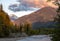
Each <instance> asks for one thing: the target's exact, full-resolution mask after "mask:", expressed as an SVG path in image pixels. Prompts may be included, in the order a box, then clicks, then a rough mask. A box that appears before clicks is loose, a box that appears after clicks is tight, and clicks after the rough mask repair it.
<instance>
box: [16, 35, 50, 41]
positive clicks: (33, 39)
mask: <svg viewBox="0 0 60 41" xmlns="http://www.w3.org/2000/svg"><path fill="white" fill-rule="evenodd" d="M50 39H51V37H49V36H48V35H34V36H30V37H26V38H25V39H21V40H17V41H51V40H50Z"/></svg>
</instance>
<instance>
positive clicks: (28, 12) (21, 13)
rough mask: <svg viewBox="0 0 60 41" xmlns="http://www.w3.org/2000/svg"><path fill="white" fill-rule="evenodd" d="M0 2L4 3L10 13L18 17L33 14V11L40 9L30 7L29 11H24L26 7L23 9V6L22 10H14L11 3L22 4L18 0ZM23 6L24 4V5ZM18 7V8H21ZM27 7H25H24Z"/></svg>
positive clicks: (5, 8) (1, 0) (0, 1)
mask: <svg viewBox="0 0 60 41" xmlns="http://www.w3.org/2000/svg"><path fill="white" fill-rule="evenodd" d="M0 4H2V5H3V10H4V11H5V12H6V13H8V15H11V14H14V15H16V16H18V17H21V16H24V15H28V14H31V13H32V12H35V11H36V10H38V9H39V8H33V9H34V10H29V9H30V7H28V8H29V9H28V11H24V10H25V9H23V8H22V9H23V10H22V9H21V7H19V8H20V9H21V10H20V11H16V12H14V11H12V10H11V9H9V6H10V5H14V4H20V3H19V2H17V1H16V0H0ZM22 6H23V5H22ZM13 8H14V7H13ZM19 8H18V9H19ZM24 8H25V7H24Z"/></svg>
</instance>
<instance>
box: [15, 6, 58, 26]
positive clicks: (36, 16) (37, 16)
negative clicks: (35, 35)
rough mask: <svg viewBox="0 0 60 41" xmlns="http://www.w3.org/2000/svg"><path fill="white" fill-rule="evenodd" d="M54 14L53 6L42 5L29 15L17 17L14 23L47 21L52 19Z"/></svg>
mask: <svg viewBox="0 0 60 41" xmlns="http://www.w3.org/2000/svg"><path fill="white" fill-rule="evenodd" d="M56 15H57V12H56V10H55V9H54V8H52V7H44V8H42V9H40V10H38V11H36V12H34V13H32V14H30V15H26V16H23V17H20V18H18V19H17V20H16V21H15V24H17V25H19V24H21V23H24V22H30V23H35V22H49V21H53V20H54V17H55V16H56Z"/></svg>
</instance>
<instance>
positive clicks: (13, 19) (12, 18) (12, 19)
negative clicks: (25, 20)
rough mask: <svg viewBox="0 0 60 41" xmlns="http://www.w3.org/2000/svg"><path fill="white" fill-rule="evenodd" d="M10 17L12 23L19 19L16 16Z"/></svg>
mask: <svg viewBox="0 0 60 41" xmlns="http://www.w3.org/2000/svg"><path fill="white" fill-rule="evenodd" d="M9 17H10V19H11V21H15V20H16V19H18V17H17V16H16V15H14V14H11V15H9Z"/></svg>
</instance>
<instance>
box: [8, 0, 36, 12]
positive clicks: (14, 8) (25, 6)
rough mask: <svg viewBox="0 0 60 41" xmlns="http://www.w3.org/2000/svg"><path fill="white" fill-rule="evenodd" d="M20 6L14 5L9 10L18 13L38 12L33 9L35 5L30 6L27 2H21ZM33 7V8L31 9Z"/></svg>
mask: <svg viewBox="0 0 60 41" xmlns="http://www.w3.org/2000/svg"><path fill="white" fill-rule="evenodd" d="M19 2H20V4H12V5H10V6H9V10H11V11H14V12H17V11H34V10H36V9H35V8H34V7H33V4H28V3H27V2H25V1H23V0H21V1H19ZM31 6H32V7H31Z"/></svg>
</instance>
